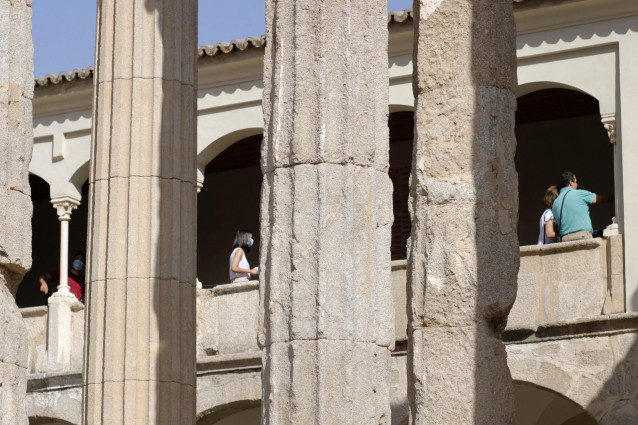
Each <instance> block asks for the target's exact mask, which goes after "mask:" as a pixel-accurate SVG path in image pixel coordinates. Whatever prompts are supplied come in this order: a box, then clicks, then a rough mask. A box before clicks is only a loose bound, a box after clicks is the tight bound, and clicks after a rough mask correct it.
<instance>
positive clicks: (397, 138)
mask: <svg viewBox="0 0 638 425" xmlns="http://www.w3.org/2000/svg"><path fill="white" fill-rule="evenodd" d="M388 125H389V128H390V170H389V174H390V178H391V180H392V184H393V185H394V192H393V195H392V196H393V209H394V224H393V226H392V244H391V253H392V254H391V255H392V260H404V259H406V258H407V240H408V238H409V237H410V231H411V221H410V214H409V211H408V200H409V195H410V188H409V181H410V172H411V169H412V144H413V142H412V139H413V129H414V112H412V111H406V112H394V113H392V114H390V117H389V123H388ZM262 139H263V136H262V135H261V134H260V135H255V136H250V137H246V138H244V139H242V140H239V141H237V142H235V143H233V144H232V145H231V146H230V147H228V148H227V149H225V150H224V151H223V152H222V153H220V154H219V155H218V156H217V157H215V159H213V160H212V161H211V162H210V163H209V164H208V165H207V166H206V169H205V176H204V187H203V188H202V191H201V192H200V194H199V195H198V198H197V201H198V202H197V228H198V231H197V277H198V279H199V280H200V281H201V282H202V285H203V286H204V287H212V286H214V285H218V284H222V283H227V282H228V267H229V256H230V252H231V246H232V242H233V238H234V236H235V232H236V231H237V230H238V229H241V228H245V229H248V230H251V231H252V232H253V235H254V239H255V245H254V248H253V249H252V250H251V252H250V253H248V261H249V262H250V264H251V266H255V265H258V263H259V233H258V232H259V204H260V197H261V182H262V175H261V169H260V164H259V161H260V158H261V142H262Z"/></svg>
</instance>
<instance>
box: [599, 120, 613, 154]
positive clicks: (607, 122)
mask: <svg viewBox="0 0 638 425" xmlns="http://www.w3.org/2000/svg"><path fill="white" fill-rule="evenodd" d="M600 121H601V122H602V123H603V127H605V130H607V136H609V142H610V143H611V144H612V145H614V146H616V114H615V113H611V114H601V115H600Z"/></svg>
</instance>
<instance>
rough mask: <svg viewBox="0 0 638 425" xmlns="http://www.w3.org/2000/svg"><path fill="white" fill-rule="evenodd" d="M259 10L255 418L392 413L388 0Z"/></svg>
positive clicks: (361, 420)
mask: <svg viewBox="0 0 638 425" xmlns="http://www.w3.org/2000/svg"><path fill="white" fill-rule="evenodd" d="M266 15H267V18H266V20H267V39H268V45H267V49H266V58H265V71H264V82H265V83H264V101H263V105H264V106H263V107H264V114H265V129H264V143H263V146H262V170H263V173H264V182H263V188H262V204H261V238H262V245H261V250H260V251H261V264H260V265H261V266H262V268H261V270H262V275H261V277H260V282H261V320H262V333H261V335H260V344H261V345H262V347H263V348H264V351H263V376H262V382H263V394H262V397H263V403H262V412H263V414H262V424H272V425H275V424H276V425H285V424H338V423H344V424H345V423H347V424H372V423H374V424H389V423H390V402H389V377H388V368H389V362H390V346H391V345H393V343H394V329H393V319H394V311H393V305H392V292H391V281H390V229H391V225H392V184H391V182H390V179H389V177H388V174H387V171H388V150H389V148H388V127H387V115H388V69H387V68H388V58H387V16H386V3H385V2H379V1H372V0H352V1H348V2H342V1H314V0H313V1H307V0H305V1H298V0H278V1H275V0H267V2H266Z"/></svg>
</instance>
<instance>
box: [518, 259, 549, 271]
mask: <svg viewBox="0 0 638 425" xmlns="http://www.w3.org/2000/svg"><path fill="white" fill-rule="evenodd" d="M541 258H543V257H541V256H540V255H521V265H520V268H519V270H518V275H519V276H520V275H526V274H540V273H541V271H542V269H541Z"/></svg>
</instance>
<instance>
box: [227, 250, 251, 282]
mask: <svg viewBox="0 0 638 425" xmlns="http://www.w3.org/2000/svg"><path fill="white" fill-rule="evenodd" d="M238 249H240V248H235V249H233V252H231V253H230V260H229V261H228V275H229V277H230V281H231V282H232V281H233V280H235V279H237V278H238V277H246V278H248V279H250V273H235V272H233V271H232V269H231V268H232V266H233V258H235V252H237V250H238ZM238 266H239V268H241V269H247V270H250V264H248V260H247V259H246V255H245V254H244V253H243V252H242V254H241V259H240V260H239V264H238Z"/></svg>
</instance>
